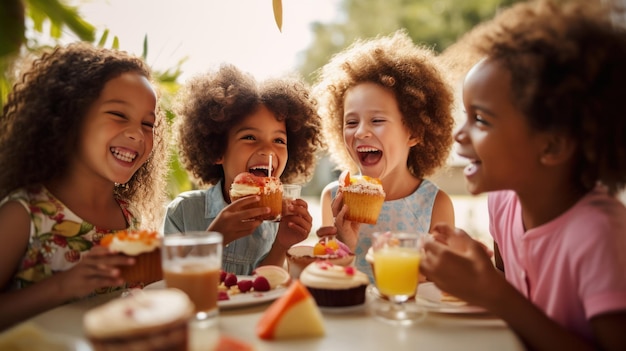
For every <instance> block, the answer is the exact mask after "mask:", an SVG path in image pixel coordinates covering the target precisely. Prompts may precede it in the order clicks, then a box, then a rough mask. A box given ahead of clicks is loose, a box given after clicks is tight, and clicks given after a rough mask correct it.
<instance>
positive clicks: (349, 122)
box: [345, 121, 359, 127]
mask: <svg viewBox="0 0 626 351" xmlns="http://www.w3.org/2000/svg"><path fill="white" fill-rule="evenodd" d="M345 124H346V126H348V127H354V126H357V125H358V124H359V122H357V121H346V123H345Z"/></svg>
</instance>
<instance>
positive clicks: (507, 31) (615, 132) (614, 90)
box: [445, 0, 626, 193]
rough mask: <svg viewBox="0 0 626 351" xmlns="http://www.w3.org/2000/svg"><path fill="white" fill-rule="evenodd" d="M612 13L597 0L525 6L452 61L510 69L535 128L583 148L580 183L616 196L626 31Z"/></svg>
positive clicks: (465, 42)
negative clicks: (491, 63) (600, 187)
mask: <svg viewBox="0 0 626 351" xmlns="http://www.w3.org/2000/svg"><path fill="white" fill-rule="evenodd" d="M611 10H612V9H611V8H608V7H604V6H602V5H600V4H597V3H596V2H593V1H590V2H583V1H572V2H565V3H563V2H560V3H555V2H552V1H547V0H541V1H530V2H527V3H519V4H517V5H514V6H512V7H510V8H508V9H506V10H504V11H502V12H501V13H500V14H499V15H498V16H496V17H495V18H494V19H493V20H491V21H488V22H487V23H485V24H482V25H481V26H479V27H477V28H476V29H475V30H473V31H472V32H470V33H468V34H467V35H466V36H465V37H464V38H462V39H461V41H460V43H461V44H459V47H462V48H463V50H459V49H458V48H451V49H450V50H451V52H450V53H446V54H445V55H446V56H448V57H449V60H450V62H454V60H453V58H457V59H458V60H457V62H462V63H461V64H459V65H458V66H459V67H463V70H467V69H468V66H469V65H468V64H467V63H466V62H465V61H466V59H465V57H467V56H468V54H469V55H471V56H472V57H474V58H482V57H489V58H490V59H492V60H495V61H498V62H499V63H500V64H502V66H503V67H504V68H505V69H507V70H508V71H509V72H510V73H511V89H512V99H513V103H514V104H515V105H516V106H517V108H519V109H520V111H522V113H523V114H524V116H526V118H527V119H528V122H529V124H530V126H531V128H533V129H534V130H537V131H555V132H560V133H565V134H566V135H569V136H571V137H572V138H573V139H575V140H577V141H578V142H579V146H578V149H577V151H576V154H575V156H574V157H575V158H576V166H575V169H573V173H572V177H573V179H574V181H576V182H577V183H578V184H580V185H581V186H582V187H584V188H585V189H590V188H592V187H593V186H595V184H596V183H597V182H601V183H603V184H604V185H606V186H607V187H608V188H609V190H610V191H611V192H612V193H615V192H617V191H618V190H621V189H623V188H624V186H625V185H626V138H625V137H624V136H625V135H626V118H625V116H626V105H624V82H626V29H625V28H624V27H618V26H616V25H615V24H614V23H613V22H612V21H611ZM468 50H471V51H468Z"/></svg>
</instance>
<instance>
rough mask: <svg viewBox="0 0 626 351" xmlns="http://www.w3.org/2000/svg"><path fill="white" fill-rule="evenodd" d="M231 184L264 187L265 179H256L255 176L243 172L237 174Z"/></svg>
mask: <svg viewBox="0 0 626 351" xmlns="http://www.w3.org/2000/svg"><path fill="white" fill-rule="evenodd" d="M233 183H236V184H250V185H256V186H259V187H263V186H264V185H265V177H257V176H256V175H254V174H252V173H250V172H243V173H239V174H237V176H236V177H235V179H234V180H233Z"/></svg>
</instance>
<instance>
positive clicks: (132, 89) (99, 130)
mask: <svg viewBox="0 0 626 351" xmlns="http://www.w3.org/2000/svg"><path fill="white" fill-rule="evenodd" d="M156 101H157V99H156V94H155V92H154V89H153V88H152V85H151V84H150V82H149V81H148V79H146V77H144V76H142V75H140V74H137V73H123V74H121V75H120V76H118V77H116V78H113V79H111V80H109V81H108V82H107V83H106V84H105V85H104V88H103V89H102V92H101V93H100V96H99V97H98V99H96V101H94V103H93V104H92V105H91V106H90V108H89V110H88V111H87V115H86V117H85V119H84V122H83V126H82V129H81V133H80V137H79V146H78V150H77V154H76V157H75V158H74V159H73V161H72V163H71V166H70V167H71V168H70V169H73V170H74V171H78V172H80V173H81V174H82V176H92V175H95V176H97V177H99V178H101V179H102V180H104V181H105V182H111V183H126V182H127V181H128V180H130V178H131V177H132V175H133V174H134V173H135V172H136V171H137V169H139V167H141V166H142V165H143V163H144V162H145V161H146V160H147V159H148V157H149V155H150V152H151V151H152V146H153V134H152V132H153V125H154V123H155V108H156Z"/></svg>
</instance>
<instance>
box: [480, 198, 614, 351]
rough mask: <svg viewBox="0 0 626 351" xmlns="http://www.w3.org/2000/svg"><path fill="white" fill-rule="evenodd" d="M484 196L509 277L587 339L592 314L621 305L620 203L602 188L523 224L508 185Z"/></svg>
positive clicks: (513, 282) (534, 299) (526, 294)
mask: <svg viewBox="0 0 626 351" xmlns="http://www.w3.org/2000/svg"><path fill="white" fill-rule="evenodd" d="M488 199H489V201H488V204H489V217H490V227H489V229H490V231H491V235H493V238H494V240H495V242H496V243H497V244H498V249H499V250H500V254H501V255H502V259H503V262H504V270H505V274H506V278H507V280H508V281H509V282H510V283H511V284H512V285H514V286H515V287H516V288H517V289H518V290H519V291H520V292H521V293H522V294H523V295H524V296H526V297H527V298H529V299H530V300H531V301H532V302H533V303H534V304H535V305H537V306H538V307H539V308H541V309H542V310H543V311H544V312H545V313H546V314H547V315H548V316H549V317H550V318H552V319H553V320H555V321H556V322H558V323H559V324H561V325H562V326H564V327H565V328H566V329H568V330H571V331H573V332H575V333H577V334H579V335H581V336H583V337H585V338H586V339H588V340H590V341H591V340H592V332H591V327H590V324H589V319H590V318H591V317H593V316H596V315H599V314H602V313H607V312H611V311H617V310H625V309H626V208H625V207H624V205H623V204H622V203H621V202H619V200H617V199H615V198H613V197H611V196H609V195H608V194H607V192H606V191H605V189H604V188H602V187H597V188H595V189H594V190H593V191H591V192H589V193H588V194H587V195H585V196H584V197H583V198H582V199H581V200H580V201H578V203H576V204H575V205H574V206H573V207H572V208H570V209H569V210H568V211H567V212H565V213H563V214H562V215H561V216H559V217H558V218H555V219H554V220H552V221H551V222H549V223H546V224H544V225H542V226H540V227H538V228H534V229H531V230H528V231H525V230H524V225H523V223H522V212H521V205H520V203H519V200H518V198H517V195H516V194H515V193H514V192H512V191H499V192H494V193H490V194H489V196H488Z"/></svg>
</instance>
